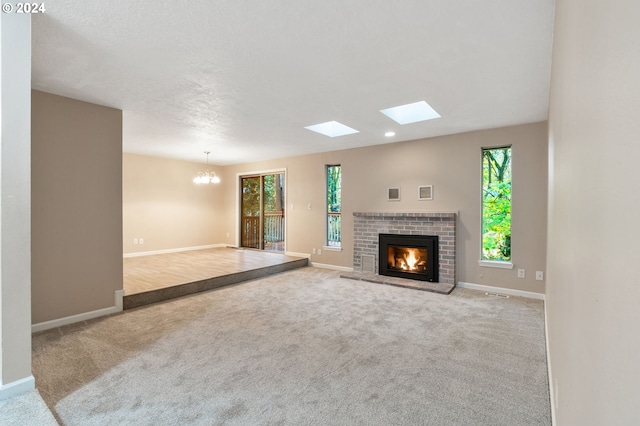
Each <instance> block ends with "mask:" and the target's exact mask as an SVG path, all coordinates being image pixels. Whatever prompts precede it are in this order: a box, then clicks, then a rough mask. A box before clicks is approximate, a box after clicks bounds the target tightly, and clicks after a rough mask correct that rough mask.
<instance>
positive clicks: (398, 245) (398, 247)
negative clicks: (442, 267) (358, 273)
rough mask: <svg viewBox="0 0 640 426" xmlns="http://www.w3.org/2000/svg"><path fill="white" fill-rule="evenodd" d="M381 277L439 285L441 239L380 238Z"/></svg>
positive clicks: (432, 237) (419, 236)
mask: <svg viewBox="0 0 640 426" xmlns="http://www.w3.org/2000/svg"><path fill="white" fill-rule="evenodd" d="M378 239H379V240H378V247H379V255H378V262H379V263H378V273H379V274H380V275H386V276H390V277H399V278H408V279H414V280H421V281H430V282H438V271H439V265H438V258H439V256H438V246H439V244H438V236H437V235H398V234H379V235H378Z"/></svg>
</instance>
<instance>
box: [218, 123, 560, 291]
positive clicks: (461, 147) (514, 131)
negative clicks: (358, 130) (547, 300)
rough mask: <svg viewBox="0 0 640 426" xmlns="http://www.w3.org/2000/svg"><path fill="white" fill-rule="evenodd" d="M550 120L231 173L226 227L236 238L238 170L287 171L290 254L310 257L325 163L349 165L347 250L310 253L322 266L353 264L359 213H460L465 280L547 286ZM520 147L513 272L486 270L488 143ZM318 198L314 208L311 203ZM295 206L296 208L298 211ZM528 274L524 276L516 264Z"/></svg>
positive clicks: (320, 222) (318, 241) (320, 223)
mask: <svg viewBox="0 0 640 426" xmlns="http://www.w3.org/2000/svg"><path fill="white" fill-rule="evenodd" d="M546 136H547V126H546V123H537V124H530V125H523V126H515V127H508V128H502V129H494V130H486V131H478V132H471V133H464V134H459V135H453V136H445V137H437V138H431V139H424V140H418V141H411V142H404V143H396V144H387V145H380V146H374V147H367V148H359V149H352V150H344V151H333V152H329V153H323V154H315V155H308V156H302V157H294V158H284V159H280V160H273V161H265V162H259V163H251V164H243V165H238V166H229V167H226V168H225V169H224V172H223V173H224V178H225V184H224V186H223V187H222V188H223V189H224V199H223V203H224V205H225V206H226V207H227V208H226V211H225V214H224V218H223V220H221V226H222V227H223V229H222V231H223V232H225V233H226V232H229V233H230V235H231V236H232V237H231V238H229V239H225V241H224V242H227V243H235V242H236V241H237V239H236V238H235V234H236V232H237V231H236V229H237V228H236V226H237V225H236V223H237V219H236V216H237V208H235V209H234V208H232V206H237V195H236V194H237V191H238V188H237V186H236V185H234V184H232V183H235V182H236V181H237V175H238V174H239V173H244V172H255V171H260V170H271V169H280V168H285V169H286V170H287V190H286V194H287V212H286V213H287V226H288V228H287V231H288V234H287V251H290V252H297V253H307V254H308V253H311V252H312V249H313V248H316V249H317V248H322V246H323V244H324V205H325V204H324V203H325V198H324V197H325V196H324V191H325V189H324V179H325V178H324V165H325V164H341V165H342V168H343V198H342V200H343V222H342V223H343V251H342V252H329V251H326V250H325V251H323V252H322V255H319V256H318V255H314V256H312V261H313V262H317V263H324V264H331V265H337V266H344V267H351V266H352V265H353V216H352V215H353V212H354V211H458V212H459V214H460V216H459V222H458V232H459V237H458V247H459V249H458V259H459V263H458V264H459V269H458V280H459V281H463V282H468V283H476V284H484V285H491V286H498V287H506V288H511V289H517V290H524V291H531V292H538V293H542V292H544V282H541V281H535V271H536V270H541V271H544V269H545V261H546V259H545V257H546V237H545V236H546V211H547V210H546V209H547V207H546V206H547V204H546V199H547V198H546V197H547V188H546V185H547V180H546V176H547V144H546ZM507 144H511V145H513V232H512V244H513V246H512V254H513V262H514V264H515V268H514V269H513V270H499V269H493V268H481V267H479V266H478V260H479V258H480V201H481V199H480V187H481V181H480V178H481V148H482V147H490V146H500V145H507ZM425 184H426V185H434V200H433V201H418V195H417V190H418V189H417V188H418V186H419V185H425ZM395 186H399V187H401V191H402V195H401V198H402V200H401V201H400V202H388V201H387V200H386V190H387V188H388V187H395ZM309 204H311V210H309V209H308V205H309ZM292 207H293V208H292ZM517 268H525V269H526V270H527V278H526V279H518V278H516V269H517Z"/></svg>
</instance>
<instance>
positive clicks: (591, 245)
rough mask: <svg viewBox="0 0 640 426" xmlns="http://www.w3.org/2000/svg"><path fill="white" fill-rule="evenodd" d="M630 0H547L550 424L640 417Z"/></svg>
mask: <svg viewBox="0 0 640 426" xmlns="http://www.w3.org/2000/svg"><path fill="white" fill-rule="evenodd" d="M639 16H640V2H638V1H637V0H615V1H605V0H558V2H557V11H556V29H555V34H554V49H553V67H552V82H551V101H550V112H549V157H550V170H549V230H548V238H549V244H548V260H547V267H548V274H547V278H548V283H547V294H546V295H547V317H548V322H547V327H548V332H549V352H550V365H551V371H552V380H551V382H552V383H551V388H552V390H553V391H554V393H555V395H554V398H553V399H554V400H555V401H552V402H553V405H554V406H555V407H556V408H555V416H556V419H557V424H558V425H632V424H636V425H637V424H640V405H639V404H638V395H640V380H639V378H640V367H639V366H638V354H639V353H640V333H639V332H638V325H639V324H640V308H639V307H638V302H639V301H640V279H639V278H638V277H639V275H638V271H637V270H636V269H635V267H636V266H637V264H638V241H640V226H638V212H639V211H640V190H639V188H640V167H638V159H639V158H640V143H639V138H640V120H639V119H638V113H639V112H640V78H638V76H640V55H639V52H640V44H639V42H638V41H639V40H640V26H639V25H638V17H639Z"/></svg>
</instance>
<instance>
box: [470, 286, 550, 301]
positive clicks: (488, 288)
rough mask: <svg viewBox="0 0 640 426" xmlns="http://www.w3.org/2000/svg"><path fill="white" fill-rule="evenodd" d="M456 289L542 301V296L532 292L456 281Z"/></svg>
mask: <svg viewBox="0 0 640 426" xmlns="http://www.w3.org/2000/svg"><path fill="white" fill-rule="evenodd" d="M457 287H460V288H468V289H471V290H480V291H488V292H490V293H499V294H508V295H509V296H518V297H527V298H529V299H538V300H544V294H542V293H534V292H532V291H523V290H514V289H512V288H502V287H493V286H490V285H482V284H473V283H465V282H462V281H458V285H457Z"/></svg>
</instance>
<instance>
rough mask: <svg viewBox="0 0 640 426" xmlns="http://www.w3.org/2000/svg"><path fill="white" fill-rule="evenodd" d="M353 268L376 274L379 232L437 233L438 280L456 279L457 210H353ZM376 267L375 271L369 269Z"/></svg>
mask: <svg viewBox="0 0 640 426" xmlns="http://www.w3.org/2000/svg"><path fill="white" fill-rule="evenodd" d="M353 216H354V235H353V239H354V241H353V245H354V249H353V270H354V271H362V272H374V273H376V274H377V273H378V255H379V252H378V250H379V247H378V235H379V234H398V235H437V236H438V260H439V268H438V277H439V280H438V281H439V282H440V283H445V284H453V285H455V282H456V213H390V212H382V213H368V212H355V213H353ZM372 269H375V270H372Z"/></svg>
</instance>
